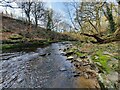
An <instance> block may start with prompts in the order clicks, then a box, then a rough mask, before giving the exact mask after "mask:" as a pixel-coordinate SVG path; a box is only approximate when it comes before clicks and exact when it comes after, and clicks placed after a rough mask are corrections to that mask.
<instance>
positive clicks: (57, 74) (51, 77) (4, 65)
mask: <svg viewBox="0 0 120 90" xmlns="http://www.w3.org/2000/svg"><path fill="white" fill-rule="evenodd" d="M69 46H70V43H69V42H59V43H53V44H51V45H49V46H47V47H44V48H37V49H36V50H35V51H30V52H25V51H21V52H12V53H2V54H1V55H0V57H1V58H2V59H1V60H0V66H1V68H0V73H1V75H2V76H1V78H0V86H1V87H3V88H77V86H76V83H75V77H73V72H74V70H75V69H74V66H73V65H72V64H71V63H70V62H69V61H67V60H66V58H67V57H66V56H63V55H62V53H64V52H63V50H64V49H65V48H67V47H69Z"/></svg>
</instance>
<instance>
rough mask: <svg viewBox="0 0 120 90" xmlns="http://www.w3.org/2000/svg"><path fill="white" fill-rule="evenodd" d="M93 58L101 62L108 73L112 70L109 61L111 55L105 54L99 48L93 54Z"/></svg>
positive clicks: (102, 67)
mask: <svg viewBox="0 0 120 90" xmlns="http://www.w3.org/2000/svg"><path fill="white" fill-rule="evenodd" d="M92 60H93V61H94V62H99V63H100V64H101V69H103V70H104V71H105V72H107V73H109V72H110V68H109V66H108V61H109V60H110V57H109V56H108V55H103V53H102V50H98V51H97V52H96V53H95V54H94V55H93V56H92ZM99 68H100V67H99Z"/></svg>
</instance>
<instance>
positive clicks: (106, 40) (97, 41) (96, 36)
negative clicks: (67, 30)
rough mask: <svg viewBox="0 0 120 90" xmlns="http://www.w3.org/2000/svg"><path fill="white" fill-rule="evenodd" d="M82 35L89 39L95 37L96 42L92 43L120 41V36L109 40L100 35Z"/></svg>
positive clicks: (114, 36)
mask: <svg viewBox="0 0 120 90" xmlns="http://www.w3.org/2000/svg"><path fill="white" fill-rule="evenodd" d="M81 35H85V36H88V37H93V38H94V39H96V41H91V42H92V43H99V44H104V43H110V42H115V41H120V37H119V36H120V35H118V36H116V35H113V36H111V37H109V38H104V39H102V38H101V37H99V36H98V34H94V35H91V34H87V33H81Z"/></svg>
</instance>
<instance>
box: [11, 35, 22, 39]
mask: <svg viewBox="0 0 120 90" xmlns="http://www.w3.org/2000/svg"><path fill="white" fill-rule="evenodd" d="M22 38H23V36H21V35H19V34H12V35H10V37H9V39H12V40H17V39H22Z"/></svg>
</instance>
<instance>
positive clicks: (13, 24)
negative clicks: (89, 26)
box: [0, 15, 70, 41]
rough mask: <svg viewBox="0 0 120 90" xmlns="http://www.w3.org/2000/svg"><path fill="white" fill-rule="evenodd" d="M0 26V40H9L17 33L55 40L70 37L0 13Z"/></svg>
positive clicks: (33, 37)
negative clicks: (0, 33)
mask: <svg viewBox="0 0 120 90" xmlns="http://www.w3.org/2000/svg"><path fill="white" fill-rule="evenodd" d="M2 28H3V29H2V38H0V40H9V38H10V36H11V35H13V34H19V35H21V36H23V37H24V38H29V39H34V40H44V39H49V40H55V41H56V40H64V39H70V37H69V36H67V35H65V34H60V33H57V32H54V31H48V30H46V29H44V28H42V27H37V28H36V27H35V26H34V25H33V24H31V25H28V23H27V22H25V21H22V20H18V19H13V18H11V17H8V16H5V15H2Z"/></svg>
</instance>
